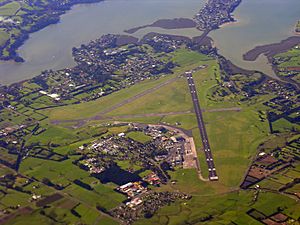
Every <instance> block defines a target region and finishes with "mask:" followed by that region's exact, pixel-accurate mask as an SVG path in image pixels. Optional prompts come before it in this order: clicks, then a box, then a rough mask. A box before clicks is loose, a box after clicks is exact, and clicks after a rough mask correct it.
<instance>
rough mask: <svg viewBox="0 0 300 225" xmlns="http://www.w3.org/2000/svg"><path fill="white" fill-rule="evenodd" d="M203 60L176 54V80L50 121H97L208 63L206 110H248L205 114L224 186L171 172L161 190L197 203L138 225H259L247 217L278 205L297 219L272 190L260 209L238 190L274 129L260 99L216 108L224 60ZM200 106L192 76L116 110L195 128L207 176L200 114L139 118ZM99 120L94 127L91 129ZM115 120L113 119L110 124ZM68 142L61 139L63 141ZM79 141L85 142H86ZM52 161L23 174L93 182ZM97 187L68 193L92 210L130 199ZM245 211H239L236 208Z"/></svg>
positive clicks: (202, 88)
mask: <svg viewBox="0 0 300 225" xmlns="http://www.w3.org/2000/svg"><path fill="white" fill-rule="evenodd" d="M191 54H193V57H194V59H190V57H191ZM197 54H198V53H197ZM201 57H202V56H201V55H200V54H199V55H194V53H191V52H189V51H187V50H186V51H179V52H176V53H175V56H174V59H173V60H174V61H175V62H177V63H178V64H180V65H181V67H180V68H177V69H176V70H177V71H176V72H175V74H174V75H169V76H166V77H163V78H161V79H159V80H147V81H145V82H141V83H139V84H137V85H135V86H132V87H130V88H127V89H124V90H121V91H119V92H116V93H114V94H112V95H109V96H106V97H103V98H101V99H99V100H96V101H93V102H89V103H83V104H79V105H72V106H66V107H60V108H57V109H53V110H46V111H44V112H46V113H47V114H48V115H49V116H50V120H70V119H82V118H87V117H91V116H95V115H97V114H98V113H99V112H101V111H103V110H104V109H106V108H108V107H110V106H112V105H114V104H117V103H119V102H122V101H124V100H126V99H128V98H130V97H132V96H135V95H136V94H138V93H141V92H143V91H145V90H146V89H149V88H151V87H154V86H156V85H158V84H159V83H161V82H163V81H165V80H167V79H171V78H172V77H174V76H177V75H179V74H181V73H183V72H184V71H186V70H188V69H192V68H195V66H199V65H203V64H206V65H208V67H207V68H206V69H203V70H200V71H198V72H196V73H195V74H194V76H193V77H194V80H195V84H196V87H197V91H198V95H199V99H200V104H201V106H202V108H224V107H237V106H239V107H241V108H242V110H241V111H240V112H204V120H205V123H206V127H207V132H208V137H209V140H210V144H211V148H212V153H213V156H214V160H215V164H216V169H217V173H218V176H219V178H220V180H219V181H217V182H203V181H201V180H200V179H199V178H198V175H197V173H196V171H195V170H194V169H177V170H176V171H174V172H172V171H171V172H169V173H170V175H171V177H172V179H173V180H176V181H177V182H176V184H175V185H172V184H167V185H162V186H161V187H160V188H159V189H158V190H160V191H176V190H179V191H182V192H185V193H189V194H191V195H192V196H193V197H192V199H191V200H190V201H177V202H175V203H174V204H172V205H170V206H166V207H163V208H162V209H160V210H159V211H158V212H157V213H156V214H155V215H154V216H153V217H152V218H151V219H149V220H144V219H143V220H140V221H138V222H136V224H138V225H140V224H143V225H147V224H170V225H171V224H184V223H186V224H188V223H190V224H196V223H198V222H199V221H197V219H199V218H205V217H207V216H208V215H214V217H213V219H212V220H211V221H210V222H209V223H210V224H229V223H231V222H232V221H233V222H236V223H237V224H253V225H255V224H259V223H258V222H257V221H255V220H254V219H252V218H251V217H249V216H248V215H247V214H246V212H247V211H248V210H249V209H250V208H251V207H253V208H256V209H257V210H259V211H263V212H265V213H275V212H276V211H277V208H278V207H283V208H284V210H287V211H286V213H288V214H289V215H293V218H296V219H297V218H298V217H296V216H297V215H298V212H297V211H296V210H294V208H297V207H296V203H295V201H294V200H293V199H290V198H288V197H286V196H283V195H279V194H272V193H268V192H264V193H261V194H260V195H259V198H258V201H257V202H256V203H255V204H252V199H253V196H254V194H253V192H252V191H238V189H239V184H240V183H241V182H242V179H243V177H244V174H245V172H246V170H247V168H248V167H249V164H250V162H251V160H252V157H253V156H254V155H255V153H256V150H257V147H258V145H259V144H260V143H261V142H263V141H264V140H265V139H267V138H268V131H269V128H268V124H267V122H260V119H259V115H258V114H257V110H258V109H260V108H261V107H262V106H261V104H260V103H261V101H262V99H257V101H256V102H254V103H253V104H252V105H250V106H249V105H247V104H237V103H236V102H232V101H224V102H215V101H211V100H209V99H207V95H208V93H209V91H210V90H211V88H213V87H214V86H216V85H217V79H216V77H215V75H214V73H215V72H216V73H218V72H219V71H218V70H219V67H218V64H217V62H216V61H214V60H210V59H207V58H205V59H204V58H201ZM188 59H189V60H188ZM263 98H265V97H263ZM159 102H160V104H159ZM192 108H193V106H192V103H191V97H190V93H189V91H188V86H187V82H186V80H185V78H180V79H179V80H177V81H176V82H174V83H171V84H168V85H166V86H164V87H162V88H161V89H159V90H157V91H155V92H152V93H150V94H148V95H145V96H143V97H141V98H139V99H137V100H135V101H134V102H133V103H129V104H126V105H124V106H122V107H120V108H119V109H118V110H115V111H114V112H112V113H111V115H133V118H130V116H129V117H128V118H126V119H122V120H121V121H127V122H141V123H156V124H157V123H160V122H164V123H168V124H172V125H175V124H177V125H176V126H178V127H181V128H184V129H186V130H191V131H192V134H193V136H194V139H195V143H196V147H197V149H198V155H199V160H200V165H201V169H202V173H203V174H204V176H207V173H208V171H207V166H206V161H205V156H204V153H203V151H201V147H202V144H201V138H200V134H199V130H198V127H197V123H196V122H197V121H196V117H195V115H194V114H192V113H188V114H186V115H172V116H163V117H159V116H153V117H146V118H135V117H134V115H135V114H140V113H161V112H172V111H185V110H191V109H192ZM169 110H170V111H169ZM97 122H98V121H91V122H90V123H89V124H93V123H97ZM99 122H104V121H99ZM109 122H111V121H107V123H109ZM56 127H58V126H55V129H63V130H62V131H65V132H66V134H65V135H67V134H69V135H71V136H69V137H68V139H69V140H73V139H74V140H75V139H77V134H76V132H75V131H73V130H71V131H68V129H66V128H60V127H59V128H56ZM52 129H54V128H52ZM55 129H54V130H52V131H51V130H50V131H48V132H49V133H48V134H47V133H45V134H44V138H43V139H44V140H47V139H49V138H51V135H55V133H56V132H58V130H56V131H55ZM115 129H116V130H112V131H110V132H115V133H120V132H123V131H124V130H123V128H115ZM124 129H125V128H124ZM69 132H70V133H69ZM63 133H64V132H63ZM65 135H63V136H62V137H63V138H62V139H66V138H67V137H65ZM135 135H136V134H135ZM138 136H139V135H138ZM135 138H136V137H135ZM139 138H141V137H139ZM141 139H143V138H141ZM62 141H63V140H59V142H62ZM79 143H80V144H81V142H78V144H79ZM76 146H77V144H76ZM74 147H75V144H74ZM62 151H63V152H65V151H67V150H66V149H63V150H62ZM37 162H38V163H37ZM44 162H45V161H42V160H37V159H26V160H24V162H23V163H22V164H21V169H20V170H21V172H23V173H25V174H26V175H28V176H37V177H39V179H41V178H43V177H45V176H46V177H48V178H51V179H53V181H55V182H62V180H66V181H67V183H68V182H69V183H71V182H72V181H73V180H74V179H81V180H82V181H84V182H86V183H89V184H92V183H93V181H92V180H90V177H89V175H88V173H87V172H85V171H83V170H80V169H79V168H77V167H76V166H75V165H73V164H72V163H71V160H67V161H66V162H63V163H54V162H50V163H49V162H45V163H44ZM59 164H61V165H59ZM129 164H130V163H128V162H126V163H124V164H123V165H121V166H122V167H128V165H129ZM57 175H58V176H57ZM57 177H60V178H57ZM187 184H188V185H187ZM97 185H99V187H98V186H97ZM97 185H94V186H93V187H94V191H88V190H86V189H83V188H81V187H79V186H77V185H74V184H71V185H70V186H68V187H67V188H66V190H65V191H66V192H67V193H68V194H70V195H74V196H76V198H78V199H79V200H80V201H82V202H85V203H86V205H92V206H93V207H94V206H95V205H96V204H97V203H99V204H102V205H104V206H105V207H106V208H112V207H113V206H115V205H116V204H117V203H118V202H121V201H122V200H124V199H123V197H124V196H122V195H119V194H117V193H114V192H113V187H112V186H110V185H102V184H97ZM107 199H115V200H116V202H112V201H110V202H108V200H107ZM237 208H238V209H239V210H236V209H237ZM297 209H298V208H297ZM299 211H300V210H299ZM99 224H102V223H99ZM104 224H105V223H104ZM203 224H205V223H203Z"/></svg>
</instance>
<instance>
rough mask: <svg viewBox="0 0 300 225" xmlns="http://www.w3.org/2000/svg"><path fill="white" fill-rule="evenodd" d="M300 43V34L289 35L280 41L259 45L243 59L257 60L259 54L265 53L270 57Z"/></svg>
mask: <svg viewBox="0 0 300 225" xmlns="http://www.w3.org/2000/svg"><path fill="white" fill-rule="evenodd" d="M299 43H300V36H293V37H289V38H287V39H285V40H283V41H281V42H279V43H273V44H268V45H262V46H257V47H255V48H254V49H252V50H250V51H248V52H246V53H245V54H244V55H243V59H244V60H246V61H255V60H256V59H257V58H258V56H260V55H261V54H264V55H266V56H267V57H268V59H270V58H271V57H273V56H274V55H277V54H279V53H283V52H285V51H287V50H289V49H291V48H292V47H294V46H296V45H297V44H299Z"/></svg>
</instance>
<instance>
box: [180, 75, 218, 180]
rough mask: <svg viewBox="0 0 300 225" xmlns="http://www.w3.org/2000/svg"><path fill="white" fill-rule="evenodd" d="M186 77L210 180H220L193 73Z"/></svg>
mask: <svg viewBox="0 0 300 225" xmlns="http://www.w3.org/2000/svg"><path fill="white" fill-rule="evenodd" d="M185 75H186V78H187V81H188V85H189V89H190V93H191V96H192V101H193V104H194V109H195V113H196V117H197V121H198V128H199V131H200V135H201V139H202V144H203V148H204V153H205V157H206V162H207V165H208V172H209V180H212V181H213V180H218V179H219V178H218V176H217V172H216V168H215V163H214V160H213V156H212V153H211V148H210V145H209V141H208V136H207V132H206V129H205V124H204V120H203V116H202V111H201V108H200V103H199V99H198V94H197V91H196V87H195V82H194V80H193V74H192V72H186V73H185Z"/></svg>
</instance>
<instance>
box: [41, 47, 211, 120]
mask: <svg viewBox="0 0 300 225" xmlns="http://www.w3.org/2000/svg"><path fill="white" fill-rule="evenodd" d="M188 59H189V60H188ZM173 61H174V62H175V63H177V64H178V65H179V67H176V68H175V69H174V74H173V75H166V76H163V77H161V78H159V79H155V80H152V79H151V80H146V81H143V82H140V83H138V84H136V85H134V86H131V87H129V88H126V89H122V90H120V91H118V92H115V93H113V94H110V95H108V96H105V97H102V98H100V99H97V100H95V101H91V102H87V103H82V104H78V105H69V106H64V107H59V108H55V109H47V110H43V113H45V114H46V115H48V116H49V118H50V120H72V119H83V118H88V117H92V116H95V115H97V114H99V113H101V112H102V111H103V110H105V109H107V108H109V107H111V106H112V105H114V104H118V103H120V102H122V101H124V100H126V99H128V98H130V97H133V96H135V95H137V94H139V93H142V92H143V91H145V90H147V89H151V88H153V87H155V86H157V85H159V84H160V83H162V82H165V81H167V80H169V79H172V78H174V77H175V76H178V75H182V74H183V73H184V72H185V71H187V70H190V69H194V68H195V67H197V66H199V65H203V64H207V65H210V64H212V63H214V64H216V61H215V60H212V59H211V58H209V57H207V56H205V55H203V54H200V53H196V52H193V51H189V50H186V49H181V50H179V51H177V52H175V53H173ZM169 94H170V96H168V95H169ZM189 95H190V94H189V91H188V86H187V82H186V80H185V78H181V79H180V80H179V81H175V82H174V83H171V84H168V85H166V86H164V87H162V88H160V89H159V90H156V91H154V93H150V94H147V95H145V96H143V97H141V98H139V99H138V100H135V101H137V103H138V104H137V103H136V102H135V101H134V102H135V103H134V102H133V103H129V104H126V105H125V106H123V107H120V108H118V109H117V110H115V113H117V114H118V115H119V114H124V113H125V114H127V113H128V114H136V113H137V110H138V112H139V113H148V112H157V113H158V112H169V110H172V111H176V110H179V111H182V110H183V109H184V108H186V109H187V110H189V109H191V108H192V103H191V97H190V96H189ZM132 107H134V108H132ZM145 107H146V108H145ZM154 110H155V111H154ZM112 114H113V113H112Z"/></svg>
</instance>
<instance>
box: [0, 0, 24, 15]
mask: <svg viewBox="0 0 300 225" xmlns="http://www.w3.org/2000/svg"><path fill="white" fill-rule="evenodd" d="M19 9H20V4H19V3H18V2H11V3H8V4H6V5H4V6H1V7H0V16H13V15H15V14H16V12H17V11H18V10H19Z"/></svg>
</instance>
